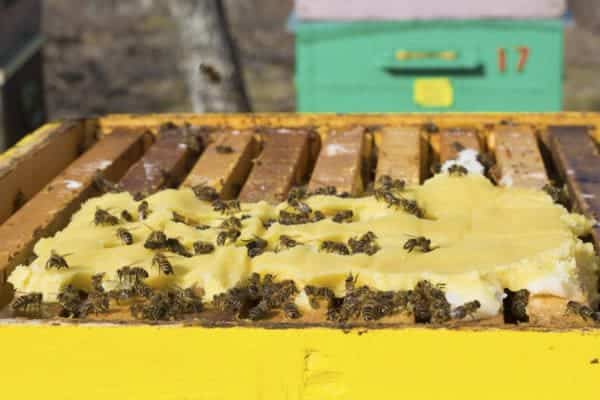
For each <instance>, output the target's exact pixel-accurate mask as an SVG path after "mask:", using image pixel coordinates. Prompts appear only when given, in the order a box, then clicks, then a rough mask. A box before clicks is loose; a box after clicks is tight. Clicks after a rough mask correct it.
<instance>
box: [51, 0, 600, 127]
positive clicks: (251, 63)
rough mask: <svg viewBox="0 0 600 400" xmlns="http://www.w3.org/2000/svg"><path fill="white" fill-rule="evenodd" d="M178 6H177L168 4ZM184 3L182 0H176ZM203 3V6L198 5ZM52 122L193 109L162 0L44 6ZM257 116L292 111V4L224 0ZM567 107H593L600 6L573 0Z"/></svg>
mask: <svg viewBox="0 0 600 400" xmlns="http://www.w3.org/2000/svg"><path fill="white" fill-rule="evenodd" d="M168 1H169V2H171V1H180V0H168ZM182 1H183V0H182ZM198 1H202V0H198ZM44 3H45V10H44V31H45V34H46V37H47V43H46V51H45V55H46V77H47V79H46V82H47V83H46V85H47V99H48V106H49V112H50V117H51V118H52V119H56V118H60V117H65V116H80V115H90V114H104V113H109V112H137V113H147V112H168V111H191V110H192V105H191V102H190V97H189V93H188V88H187V84H186V77H185V71H184V70H183V63H182V60H183V59H184V57H185V54H184V53H183V50H182V49H181V46H180V43H181V39H180V38H181V36H180V32H179V26H180V25H179V24H182V23H185V22H186V21H185V20H181V19H178V18H175V17H172V16H171V14H170V9H169V6H168V5H167V1H163V0H85V1H79V0H45V1H44ZM225 4H226V6H227V11H228V16H229V21H230V24H231V30H232V32H233V35H234V38H235V39H236V42H237V46H238V49H239V51H240V55H241V61H242V66H243V68H244V78H245V82H246V87H247V90H248V93H249V97H250V99H251V102H252V106H253V109H254V111H292V110H293V109H294V87H293V68H294V47H293V35H292V34H291V33H289V32H287V30H286V23H287V18H288V16H289V14H290V12H291V10H292V7H293V0H225ZM570 9H571V10H572V12H573V14H574V17H575V21H576V24H569V25H567V27H566V30H565V42H566V43H565V85H564V87H565V107H566V108H567V109H579V110H583V109H588V110H600V82H599V81H600V80H598V79H597V76H598V75H599V74H600V46H599V45H598V43H600V1H585V0H572V1H571V4H570Z"/></svg>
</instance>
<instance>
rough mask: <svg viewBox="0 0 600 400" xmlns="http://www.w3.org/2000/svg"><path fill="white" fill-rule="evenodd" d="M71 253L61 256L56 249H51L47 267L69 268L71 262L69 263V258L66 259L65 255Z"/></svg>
mask: <svg viewBox="0 0 600 400" xmlns="http://www.w3.org/2000/svg"><path fill="white" fill-rule="evenodd" d="M69 255H70V254H64V255H62V256H61V255H60V254H58V253H57V252H55V251H54V250H50V257H48V260H47V261H46V269H51V268H56V269H59V270H60V269H69V264H68V263H67V260H65V257H67V256H69Z"/></svg>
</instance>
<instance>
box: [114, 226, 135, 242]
mask: <svg viewBox="0 0 600 400" xmlns="http://www.w3.org/2000/svg"><path fill="white" fill-rule="evenodd" d="M117 237H118V238H119V240H121V242H123V244H125V245H127V246H129V245H131V244H133V235H132V234H131V232H129V231H128V230H127V229H125V228H118V229H117Z"/></svg>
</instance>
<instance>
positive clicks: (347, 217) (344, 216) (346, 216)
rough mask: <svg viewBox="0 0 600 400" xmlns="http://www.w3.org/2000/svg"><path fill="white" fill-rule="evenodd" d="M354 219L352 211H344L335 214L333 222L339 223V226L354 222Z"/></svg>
mask: <svg viewBox="0 0 600 400" xmlns="http://www.w3.org/2000/svg"><path fill="white" fill-rule="evenodd" d="M353 217H354V212H352V210H342V211H338V212H336V213H335V215H334V216H333V218H332V221H333V222H337V223H338V224H341V223H342V222H352V218H353Z"/></svg>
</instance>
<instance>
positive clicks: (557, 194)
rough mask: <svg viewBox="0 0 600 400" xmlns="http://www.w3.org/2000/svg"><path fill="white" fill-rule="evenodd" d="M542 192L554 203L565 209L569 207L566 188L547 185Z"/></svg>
mask: <svg viewBox="0 0 600 400" xmlns="http://www.w3.org/2000/svg"><path fill="white" fill-rule="evenodd" d="M542 190H543V191H544V192H546V193H547V194H548V196H550V197H551V198H552V201H553V202H554V203H556V204H560V205H562V206H563V207H565V208H567V207H569V194H568V193H567V191H566V190H565V188H564V187H559V186H555V185H552V184H549V183H547V184H545V185H544V187H542Z"/></svg>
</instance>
